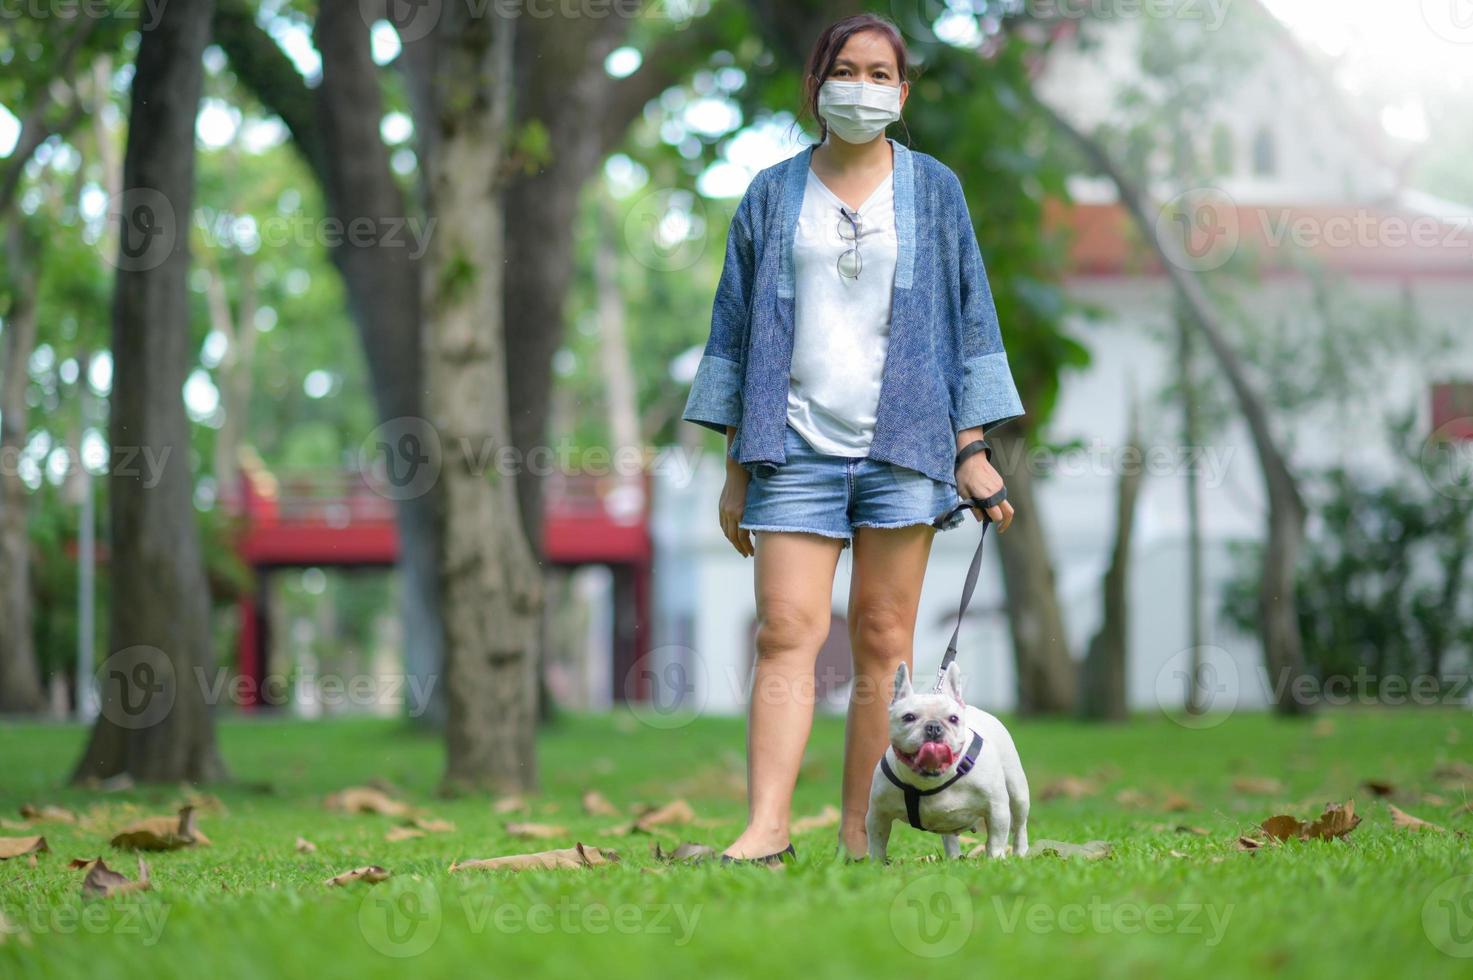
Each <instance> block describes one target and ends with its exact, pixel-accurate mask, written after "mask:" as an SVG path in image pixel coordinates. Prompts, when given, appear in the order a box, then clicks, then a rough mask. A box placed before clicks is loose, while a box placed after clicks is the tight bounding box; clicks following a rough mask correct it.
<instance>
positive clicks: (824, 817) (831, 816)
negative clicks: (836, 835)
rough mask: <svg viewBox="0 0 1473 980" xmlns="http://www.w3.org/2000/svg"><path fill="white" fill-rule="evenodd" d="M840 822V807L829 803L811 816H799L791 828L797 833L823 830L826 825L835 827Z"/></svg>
mask: <svg viewBox="0 0 1473 980" xmlns="http://www.w3.org/2000/svg"><path fill="white" fill-rule="evenodd" d="M838 823H839V808H838V807H836V806H834V805H833V804H832V803H829V804H826V805H825V806H824V808H823V809H822V810H820V811H818V812H817V813H815V814H814V815H813V816H811V817H799V818H798V819H797V820H794V821H793V825H792V827H790V828H789V829H790V830H791V831H792V832H793V833H795V834H801V833H803V832H805V831H809V830H822V829H823V828H824V827H833V826H836V825H837V824H838Z"/></svg>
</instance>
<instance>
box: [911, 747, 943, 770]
mask: <svg viewBox="0 0 1473 980" xmlns="http://www.w3.org/2000/svg"><path fill="white" fill-rule="evenodd" d="M949 765H951V747H950V746H949V745H947V744H946V743H945V742H926V743H925V744H924V745H922V746H921V748H920V751H919V752H917V753H916V768H918V769H929V770H931V771H933V772H934V771H936V770H938V769H945V768H946V767H947V766H949Z"/></svg>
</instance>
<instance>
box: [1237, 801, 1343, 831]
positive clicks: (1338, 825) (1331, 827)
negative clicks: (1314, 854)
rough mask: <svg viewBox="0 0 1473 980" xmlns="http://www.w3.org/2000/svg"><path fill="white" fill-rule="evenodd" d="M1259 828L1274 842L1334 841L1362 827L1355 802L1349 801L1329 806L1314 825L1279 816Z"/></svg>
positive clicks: (1271, 818)
mask: <svg viewBox="0 0 1473 980" xmlns="http://www.w3.org/2000/svg"><path fill="white" fill-rule="evenodd" d="M1259 826H1261V827H1262V828H1263V831H1264V833H1266V834H1268V835H1269V836H1270V837H1272V838H1273V839H1274V840H1291V839H1292V840H1333V839H1336V838H1340V837H1344V836H1345V835H1346V834H1348V833H1350V832H1351V831H1352V830H1354V829H1355V828H1356V827H1358V826H1360V817H1358V816H1356V815H1355V801H1354V800H1349V801H1347V802H1346V803H1344V804H1340V803H1331V804H1329V805H1328V806H1326V807H1325V810H1324V812H1323V813H1321V814H1320V815H1319V816H1318V817H1316V818H1315V820H1314V822H1313V823H1305V822H1304V821H1302V820H1300V819H1299V818H1298V817H1292V816H1289V815H1288V814H1279V815H1278V816H1273V817H1269V818H1268V819H1267V820H1265V821H1263V823H1261V824H1260V825H1259Z"/></svg>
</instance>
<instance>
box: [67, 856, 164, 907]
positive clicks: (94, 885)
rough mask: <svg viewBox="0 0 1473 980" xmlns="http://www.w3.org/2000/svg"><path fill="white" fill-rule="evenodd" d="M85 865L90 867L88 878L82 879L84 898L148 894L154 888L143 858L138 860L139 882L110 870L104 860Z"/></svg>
mask: <svg viewBox="0 0 1473 980" xmlns="http://www.w3.org/2000/svg"><path fill="white" fill-rule="evenodd" d="M76 864H77V862H76V861H73V862H72V866H73V867H75V866H76ZM83 865H84V866H87V867H88V870H87V877H85V878H83V879H82V897H83V898H110V897H111V896H113V895H123V894H126V893H128V892H146V891H148V890H149V889H150V888H152V887H153V886H152V885H151V884H150V883H149V880H148V865H146V864H144V863H143V858H139V859H138V880H137V881H130V880H128V877H127V875H124V874H120V873H119V872H117V871H114V870H113V869H112V868H109V867H108V866H107V865H106V864H103V863H102V858H98V859H97V860H95V861H89V862H83Z"/></svg>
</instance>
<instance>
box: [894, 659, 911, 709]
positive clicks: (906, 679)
mask: <svg viewBox="0 0 1473 980" xmlns="http://www.w3.org/2000/svg"><path fill="white" fill-rule="evenodd" d="M910 695H911V687H910V668H909V667H907V666H905V664H903V663H902V664H901V665H900V666H899V667H896V668H895V696H894V697H892V698H891V699H890V703H891V704H894V703H895V702H896V701H900V700H902V699H904V698H908V697H910Z"/></svg>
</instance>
